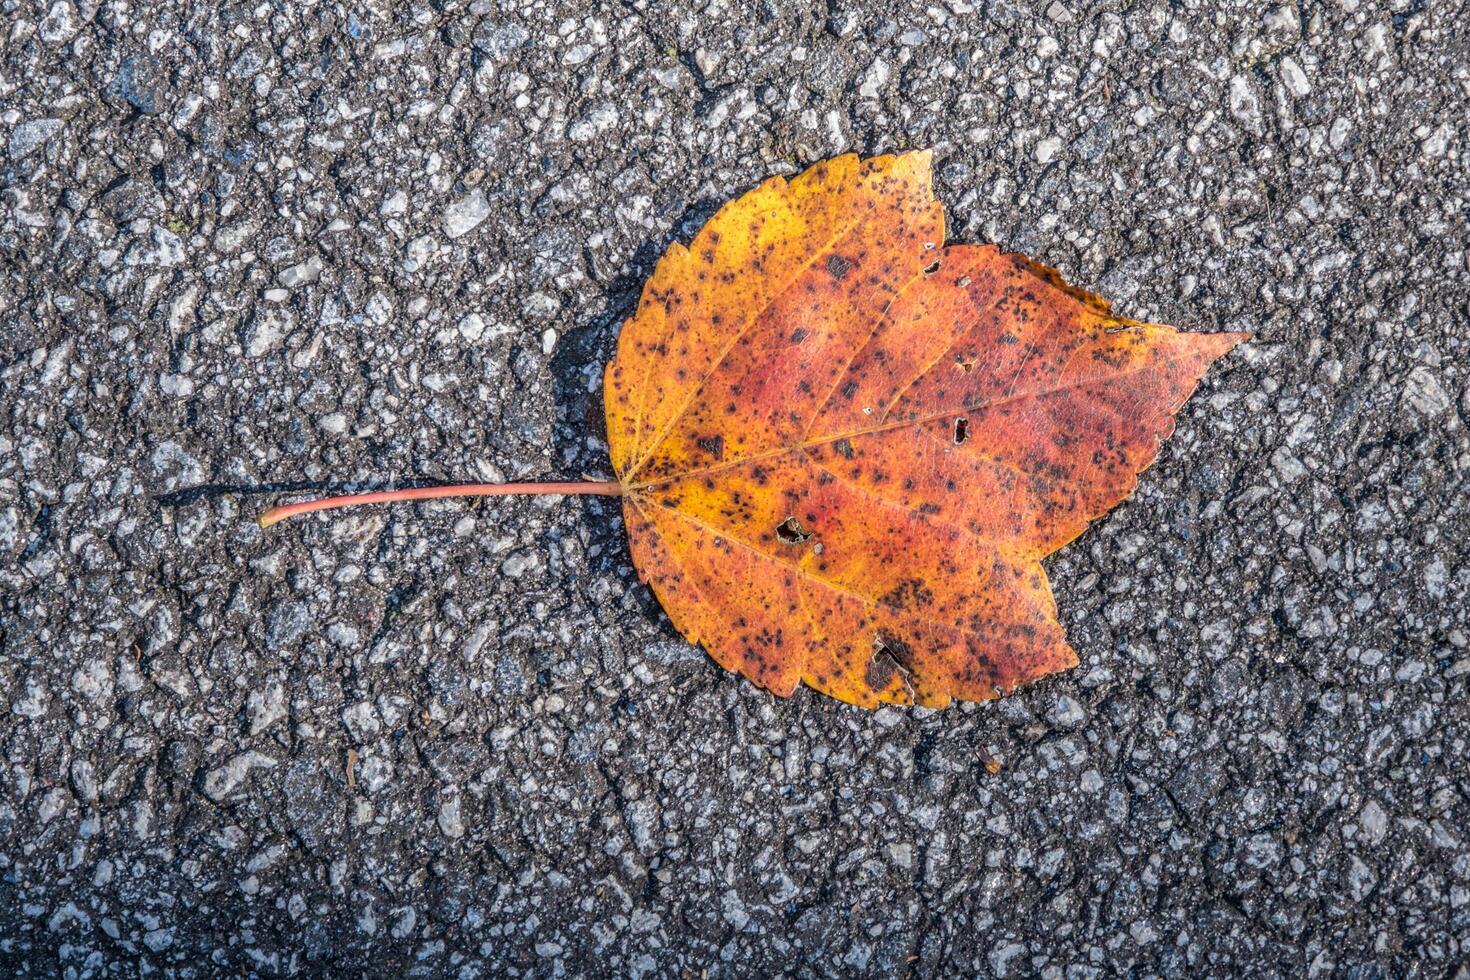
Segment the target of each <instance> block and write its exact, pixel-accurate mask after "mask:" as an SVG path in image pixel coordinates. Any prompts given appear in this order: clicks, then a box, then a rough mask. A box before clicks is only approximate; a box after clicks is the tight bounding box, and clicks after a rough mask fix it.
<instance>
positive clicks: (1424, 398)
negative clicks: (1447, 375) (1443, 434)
mask: <svg viewBox="0 0 1470 980" xmlns="http://www.w3.org/2000/svg"><path fill="white" fill-rule="evenodd" d="M1404 399H1405V400H1406V401H1408V403H1409V404H1410V405H1411V406H1412V407H1413V409H1414V411H1416V412H1418V413H1419V414H1420V415H1425V416H1428V417H1430V418H1433V417H1434V416H1437V415H1443V414H1444V413H1445V412H1447V411H1449V408H1450V396H1449V392H1447V391H1445V390H1444V386H1443V385H1441V384H1440V383H1439V379H1438V378H1437V377H1435V375H1434V372H1433V371H1432V370H1430V369H1429V368H1427V367H1425V366H1424V365H1422V364H1421V365H1420V366H1419V367H1416V368H1414V370H1412V371H1410V372H1409V377H1408V379H1407V380H1406V382H1405V384H1404Z"/></svg>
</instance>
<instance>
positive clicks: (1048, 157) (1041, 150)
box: [1036, 136, 1062, 164]
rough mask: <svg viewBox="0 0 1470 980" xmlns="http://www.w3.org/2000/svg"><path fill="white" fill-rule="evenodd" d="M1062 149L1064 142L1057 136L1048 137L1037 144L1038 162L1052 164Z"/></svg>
mask: <svg viewBox="0 0 1470 980" xmlns="http://www.w3.org/2000/svg"><path fill="white" fill-rule="evenodd" d="M1061 148H1062V141H1061V140H1060V139H1058V138H1057V137H1055V136H1048V137H1047V138H1046V139H1044V140H1042V141H1041V142H1039V143H1037V144H1036V162H1037V163H1042V164H1045V163H1051V162H1052V160H1053V159H1055V158H1056V155H1057V153H1058V152H1059V151H1060V150H1061Z"/></svg>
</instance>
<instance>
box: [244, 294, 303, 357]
mask: <svg viewBox="0 0 1470 980" xmlns="http://www.w3.org/2000/svg"><path fill="white" fill-rule="evenodd" d="M294 326H295V322H294V321H293V319H292V316H291V313H290V312H288V311H287V310H284V309H282V308H280V307H277V306H257V307H256V308H255V316H254V317H253V318H251V320H250V325H249V326H248V327H246V328H245V354H246V356H248V357H261V356H264V355H265V354H269V353H270V352H271V351H273V350H275V349H276V348H277V347H279V346H280V344H281V341H283V340H285V339H286V335H287V334H289V333H290V332H291V330H292V328H293V327H294Z"/></svg>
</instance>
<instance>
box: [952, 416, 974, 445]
mask: <svg viewBox="0 0 1470 980" xmlns="http://www.w3.org/2000/svg"><path fill="white" fill-rule="evenodd" d="M968 438H970V420H969V419H967V418H965V417H964V416H963V415H962V416H960V417H959V418H957V419H955V420H954V444H955V445H956V446H959V445H962V444H963V443H964V441H965V440H966V439H968Z"/></svg>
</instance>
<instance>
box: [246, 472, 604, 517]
mask: <svg viewBox="0 0 1470 980" xmlns="http://www.w3.org/2000/svg"><path fill="white" fill-rule="evenodd" d="M543 493H561V494H598V495H601V496H604V497H619V496H622V493H623V485H622V484H621V483H618V482H616V481H609V482H586V483H460V484H454V485H451V486H447V487H410V488H408V489H407V490H381V491H378V492H377V493H353V494H347V495H346V496H341V497H322V498H320V499H317V500H303V501H301V502H300V503H295V504H286V505H285V506H283V507H272V508H271V509H270V510H268V511H266V512H265V513H264V514H261V515H260V518H259V520H260V526H261V527H270V526H271V525H272V524H275V523H277V522H278V521H284V520H285V519H286V518H288V517H295V516H296V515H297V514H310V513H312V512H314V511H319V510H337V509H338V508H340V507H357V506H359V505H361V504H391V503H397V502H398V501H401V500H436V499H438V498H440V497H511V496H523V495H530V494H543Z"/></svg>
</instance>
